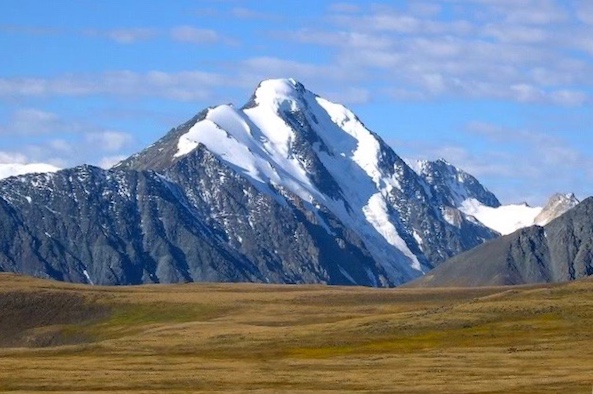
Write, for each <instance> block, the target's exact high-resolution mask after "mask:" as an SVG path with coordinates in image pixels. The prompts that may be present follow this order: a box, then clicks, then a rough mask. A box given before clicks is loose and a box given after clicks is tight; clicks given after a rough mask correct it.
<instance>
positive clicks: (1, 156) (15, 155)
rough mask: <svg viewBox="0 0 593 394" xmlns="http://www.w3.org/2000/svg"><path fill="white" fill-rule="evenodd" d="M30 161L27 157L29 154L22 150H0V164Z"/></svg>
mask: <svg viewBox="0 0 593 394" xmlns="http://www.w3.org/2000/svg"><path fill="white" fill-rule="evenodd" d="M28 161H29V160H28V159H27V156H25V155H24V154H22V153H20V152H3V151H0V164H12V163H17V164H25V163H27V162H28Z"/></svg>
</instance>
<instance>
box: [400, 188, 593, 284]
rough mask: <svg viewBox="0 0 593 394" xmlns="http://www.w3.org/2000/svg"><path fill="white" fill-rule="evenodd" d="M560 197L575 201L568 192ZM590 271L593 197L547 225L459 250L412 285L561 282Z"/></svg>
mask: <svg viewBox="0 0 593 394" xmlns="http://www.w3.org/2000/svg"><path fill="white" fill-rule="evenodd" d="M554 200H558V199H554ZM560 200H562V201H567V200H574V199H573V198H572V197H571V196H570V195H568V196H564V197H563V198H560ZM549 205H550V204H549ZM561 205H563V204H561ZM550 206H557V204H551V205H550ZM591 274H593V197H589V198H587V199H585V200H584V201H583V202H581V203H580V204H578V205H577V206H576V207H574V208H572V209H570V210H569V211H567V212H566V213H564V214H563V215H561V216H559V217H558V218H556V219H554V220H552V221H551V222H550V223H548V224H547V225H545V226H543V227H541V226H537V225H535V226H531V227H527V228H523V229H520V230H518V231H516V232H514V233H512V234H510V235H506V236H503V237H501V238H498V239H494V240H491V241H489V242H486V243H484V244H483V245H480V246H478V247H476V248H474V249H472V250H470V251H467V252H465V253H461V254H460V255H458V256H455V257H453V258H452V259H450V260H448V261H446V262H444V263H443V264H441V265H440V266H439V267H437V268H435V269H434V270H432V271H430V272H429V273H427V274H426V276H424V277H422V278H420V279H418V280H416V281H415V282H413V283H411V284H410V286H419V287H427V286H434V287H438V286H490V285H516V284H526V283H544V282H562V281H568V280H574V279H579V278H583V277H586V276H589V275H591Z"/></svg>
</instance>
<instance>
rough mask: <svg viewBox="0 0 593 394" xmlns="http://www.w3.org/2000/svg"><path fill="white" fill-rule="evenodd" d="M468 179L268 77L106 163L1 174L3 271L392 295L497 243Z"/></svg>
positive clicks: (101, 280) (489, 198)
mask: <svg viewBox="0 0 593 394" xmlns="http://www.w3.org/2000/svg"><path fill="white" fill-rule="evenodd" d="M431 168H432V167H431ZM464 174H465V173H462V172H461V171H460V170H458V169H455V168H454V167H452V166H450V165H448V163H446V164H445V163H437V164H436V165H435V166H434V168H432V169H431V178H430V179H431V180H430V181H429V180H428V178H427V177H426V176H423V175H419V174H418V173H416V172H414V171H413V170H412V169H411V168H410V167H409V166H408V165H407V164H406V163H405V162H404V161H403V160H402V159H401V158H400V157H399V156H398V155H397V154H396V153H395V152H394V151H393V150H392V149H391V148H390V147H389V146H387V145H386V144H385V142H384V141H383V140H381V138H380V137H379V136H377V135H376V134H375V133H373V132H371V131H370V130H368V129H366V127H365V126H364V124H363V123H362V122H361V121H360V120H359V119H358V118H357V117H356V116H355V115H354V114H353V113H352V112H350V111H349V110H348V109H347V108H345V107H343V106H341V105H339V104H335V103H331V102H329V101H327V100H325V99H323V98H321V97H319V96H317V95H315V94H314V93H312V92H310V91H308V90H307V89H306V88H305V87H304V86H303V85H302V84H300V83H298V82H296V81H294V80H271V81H264V82H262V84H260V86H259V87H258V89H257V90H256V91H255V93H254V95H253V97H252V98H251V100H249V102H248V103H247V104H246V105H245V106H244V107H242V108H235V107H233V106H232V105H222V106H217V107H212V108H208V109H206V110H204V111H202V112H201V113H199V114H197V115H196V116H195V117H194V118H192V119H191V120H189V121H188V122H186V123H184V124H182V125H180V126H179V127H176V128H174V129H171V130H170V131H169V132H168V133H167V134H166V135H165V136H164V137H163V138H161V139H160V140H159V141H157V142H156V143H155V144H153V145H151V146H149V147H147V148H146V149H144V150H143V151H142V152H139V153H138V154H135V155H133V156H131V157H130V158H128V159H126V160H124V161H123V162H121V163H119V164H118V165H116V166H115V167H114V168H112V169H111V170H102V169H100V168H96V167H92V166H81V167H76V168H72V169H66V170H62V171H58V172H56V173H51V174H50V173H46V174H29V175H23V176H19V177H11V178H7V179H5V180H2V181H0V271H10V272H19V273H24V274H28V275H33V276H37V277H42V278H54V279H58V280H64V281H70V282H81V283H94V284H109V285H115V284H140V283H176V282H188V281H216V282H220V281H233V282H237V281H242V282H271V283H328V284H356V285H365V286H395V285H399V284H402V283H404V282H407V281H409V280H411V279H414V278H416V277H418V276H420V275H422V274H423V273H424V272H426V271H428V270H430V269H431V268H433V267H435V266H437V265H439V264H440V263H441V262H443V261H445V260H446V259H448V258H450V257H452V256H454V255H456V254H458V253H460V252H462V251H465V250H468V249H471V248H473V247H474V246H477V245H479V244H481V243H483V242H484V241H486V240H488V239H492V238H494V237H496V236H497V234H496V233H495V232H494V231H492V230H490V229H488V228H486V227H485V226H483V225H481V224H480V223H478V222H476V221H475V220H473V218H471V217H467V216H466V215H465V214H463V213H461V212H459V211H457V209H456V207H455V206H452V204H454V203H455V201H456V200H455V199H456V198H457V197H458V196H465V195H471V196H478V197H479V198H482V199H484V201H486V202H488V203H490V204H493V205H496V204H499V203H498V200H496V197H494V196H493V195H491V194H490V193H489V192H487V191H486V190H485V189H483V188H482V187H481V185H479V182H477V180H475V178H473V177H471V176H469V175H468V174H465V175H464ZM451 210H453V211H451ZM451 212H453V216H454V220H451V217H450V216H451Z"/></svg>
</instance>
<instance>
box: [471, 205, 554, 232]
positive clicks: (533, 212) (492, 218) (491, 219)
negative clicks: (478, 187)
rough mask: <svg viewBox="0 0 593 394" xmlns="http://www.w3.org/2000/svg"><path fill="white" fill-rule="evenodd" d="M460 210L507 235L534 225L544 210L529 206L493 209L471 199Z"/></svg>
mask: <svg viewBox="0 0 593 394" xmlns="http://www.w3.org/2000/svg"><path fill="white" fill-rule="evenodd" d="M460 210H461V211H462V212H463V213H465V214H466V215H471V216H473V217H475V218H476V219H478V220H479V221H480V222H481V223H482V224H484V225H485V226H488V227H490V228H491V229H493V230H495V231H497V232H499V233H500V234H502V235H506V234H510V233H513V232H515V231H517V230H518V229H520V228H523V227H528V226H531V225H533V223H534V220H535V218H536V217H537V216H538V215H539V214H540V213H541V211H542V208H541V207H530V206H529V205H527V204H511V205H502V206H500V207H498V208H492V207H488V206H486V205H484V204H482V203H480V202H479V201H477V200H475V199H473V198H470V199H467V200H465V201H464V202H463V203H462V204H461V207H460Z"/></svg>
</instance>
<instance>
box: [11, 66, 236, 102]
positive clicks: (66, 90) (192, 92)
mask: <svg viewBox="0 0 593 394" xmlns="http://www.w3.org/2000/svg"><path fill="white" fill-rule="evenodd" d="M226 81H227V79H225V78H224V77H223V76H222V75H220V74H215V73H209V72H203V71H181V72H176V73H167V72H162V71H150V72H146V73H138V72H133V71H112V72H105V73H102V74H96V75H92V74H87V75H85V74H66V75H61V76H57V77H49V78H0V97H4V98H8V99H15V98H19V97H49V96H73V97H78V96H91V95H102V94H109V95H113V96H131V97H152V98H157V97H158V98H168V99H173V100H180V101H192V100H204V99H206V98H208V97H210V95H211V89H212V88H213V87H216V86H224V85H225V84H226Z"/></svg>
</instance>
